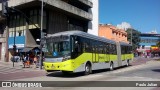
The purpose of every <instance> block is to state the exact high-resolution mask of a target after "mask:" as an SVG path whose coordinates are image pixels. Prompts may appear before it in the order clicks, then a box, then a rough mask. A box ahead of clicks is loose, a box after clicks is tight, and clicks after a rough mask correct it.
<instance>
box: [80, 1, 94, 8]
mask: <svg viewBox="0 0 160 90" xmlns="http://www.w3.org/2000/svg"><path fill="white" fill-rule="evenodd" d="M78 1H79V2H82V3H84V4H86V5H87V6H89V7H93V3H92V2H91V1H90V0H78Z"/></svg>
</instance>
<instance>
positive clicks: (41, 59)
mask: <svg viewBox="0 0 160 90" xmlns="http://www.w3.org/2000/svg"><path fill="white" fill-rule="evenodd" d="M40 32H41V39H40V69H42V63H43V55H42V47H43V44H42V38H43V37H42V36H43V35H42V32H43V0H42V5H41V30H40Z"/></svg>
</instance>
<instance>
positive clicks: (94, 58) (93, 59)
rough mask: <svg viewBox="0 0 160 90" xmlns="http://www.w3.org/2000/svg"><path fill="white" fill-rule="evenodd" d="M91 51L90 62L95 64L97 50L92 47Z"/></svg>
mask: <svg viewBox="0 0 160 90" xmlns="http://www.w3.org/2000/svg"><path fill="white" fill-rule="evenodd" d="M92 50H93V52H92V62H93V63H96V62H97V52H96V50H97V48H96V47H95V46H93V47H92Z"/></svg>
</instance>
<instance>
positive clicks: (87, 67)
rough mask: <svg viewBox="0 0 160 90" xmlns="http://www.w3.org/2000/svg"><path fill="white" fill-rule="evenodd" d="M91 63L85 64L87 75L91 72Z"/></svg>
mask: <svg viewBox="0 0 160 90" xmlns="http://www.w3.org/2000/svg"><path fill="white" fill-rule="evenodd" d="M91 72H92V71H91V65H90V64H86V66H85V75H89V74H90V73H91Z"/></svg>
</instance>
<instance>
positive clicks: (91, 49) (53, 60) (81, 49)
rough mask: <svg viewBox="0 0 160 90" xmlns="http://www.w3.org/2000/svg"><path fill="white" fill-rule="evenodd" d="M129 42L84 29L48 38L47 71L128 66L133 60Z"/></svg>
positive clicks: (87, 72) (45, 66)
mask: <svg viewBox="0 0 160 90" xmlns="http://www.w3.org/2000/svg"><path fill="white" fill-rule="evenodd" d="M131 49H132V47H131V45H130V44H127V43H123V42H115V41H112V40H108V39H106V38H103V37H98V36H94V35H91V34H88V33H85V32H82V31H66V32H60V33H56V34H53V35H48V36H47V37H46V39H45V61H44V62H43V64H44V68H45V70H46V71H48V72H50V71H62V72H63V73H68V72H72V73H74V72H84V73H85V74H90V73H92V70H99V69H107V68H109V69H110V70H113V69H114V68H115V67H120V66H123V65H127V66H128V65H129V63H130V61H131V60H132V59H133V54H132V52H131V51H132V50H131Z"/></svg>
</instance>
